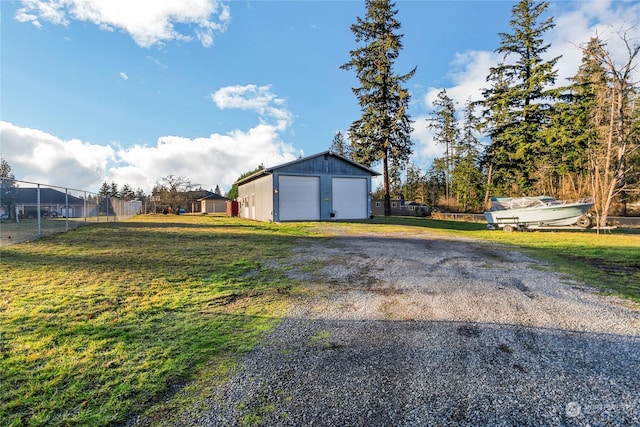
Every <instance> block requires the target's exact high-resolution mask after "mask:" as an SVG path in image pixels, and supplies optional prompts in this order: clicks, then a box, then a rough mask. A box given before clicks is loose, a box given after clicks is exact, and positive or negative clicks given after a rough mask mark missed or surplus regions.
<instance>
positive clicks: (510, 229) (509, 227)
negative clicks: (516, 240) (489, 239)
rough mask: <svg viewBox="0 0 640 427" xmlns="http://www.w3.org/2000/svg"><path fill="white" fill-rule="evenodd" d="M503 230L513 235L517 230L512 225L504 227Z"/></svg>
mask: <svg viewBox="0 0 640 427" xmlns="http://www.w3.org/2000/svg"><path fill="white" fill-rule="evenodd" d="M502 229H503V230H504V231H506V232H507V233H511V232H512V231H513V230H515V228H514V227H513V226H512V225H505V226H504V227H502Z"/></svg>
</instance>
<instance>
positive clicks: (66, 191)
mask: <svg viewBox="0 0 640 427" xmlns="http://www.w3.org/2000/svg"><path fill="white" fill-rule="evenodd" d="M64 204H65V205H66V208H65V209H66V211H67V214H66V215H65V216H64V231H69V189H68V188H65V189H64Z"/></svg>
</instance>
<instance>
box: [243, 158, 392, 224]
mask: <svg viewBox="0 0 640 427" xmlns="http://www.w3.org/2000/svg"><path fill="white" fill-rule="evenodd" d="M377 175H380V174H379V173H378V172H376V171H374V170H372V169H369V168H367V167H365V166H363V165H361V164H358V163H356V162H354V161H352V160H350V159H347V158H346V157H343V156H340V155H338V154H335V153H332V152H331V151H325V152H322V153H319V154H315V155H313V156H309V157H304V158H300V159H297V160H295V161H293V162H289V163H285V164H282V165H279V166H274V167H271V168H266V169H262V170H261V171H259V172H256V173H255V174H253V175H250V176H248V177H245V178H243V179H241V180H239V181H237V182H236V184H237V185H238V202H239V215H240V216H241V217H243V218H248V219H255V220H258V221H276V222H278V221H317V220H329V219H367V218H370V217H371V215H372V212H371V179H372V177H374V176H377Z"/></svg>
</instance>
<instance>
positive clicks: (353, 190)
mask: <svg viewBox="0 0 640 427" xmlns="http://www.w3.org/2000/svg"><path fill="white" fill-rule="evenodd" d="M332 190H333V210H334V211H335V213H336V216H335V218H337V219H363V218H368V217H369V215H368V212H367V194H368V193H367V179H366V178H333V179H332Z"/></svg>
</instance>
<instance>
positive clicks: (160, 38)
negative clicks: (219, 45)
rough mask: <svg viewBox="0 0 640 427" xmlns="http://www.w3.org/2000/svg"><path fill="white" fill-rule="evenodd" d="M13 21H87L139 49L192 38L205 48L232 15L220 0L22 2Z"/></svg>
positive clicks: (31, 0)
mask: <svg viewBox="0 0 640 427" xmlns="http://www.w3.org/2000/svg"><path fill="white" fill-rule="evenodd" d="M16 19H17V20H18V21H20V22H31V23H32V24H33V25H35V26H36V27H38V28H41V27H42V21H48V22H51V23H53V24H56V25H65V26H67V25H69V22H70V21H71V20H77V21H83V22H90V23H93V24H95V25H97V26H99V27H100V28H101V29H103V30H106V31H114V30H121V31H124V32H126V33H129V34H130V35H131V37H132V38H133V40H134V41H135V42H136V43H137V44H138V45H140V46H141V47H151V46H153V45H156V44H162V43H163V42H167V41H171V40H180V41H191V40H194V39H197V40H199V41H200V43H202V45H203V46H205V47H208V46H211V45H213V40H214V37H213V36H214V33H216V32H219V33H221V32H224V31H225V30H226V28H227V25H228V23H229V21H230V20H231V15H230V11H229V7H228V6H227V5H225V4H222V3H221V2H220V1H219V0H163V1H159V0H135V1H131V0H107V1H105V0H22V7H21V8H20V9H19V10H18V11H17V13H16ZM175 24H187V26H188V27H193V34H192V35H188V34H184V33H181V32H179V31H178V30H177V29H176V26H175Z"/></svg>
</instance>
